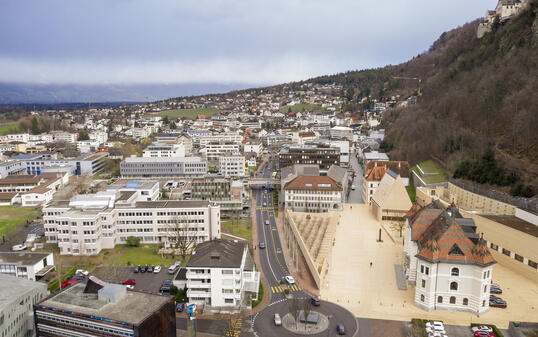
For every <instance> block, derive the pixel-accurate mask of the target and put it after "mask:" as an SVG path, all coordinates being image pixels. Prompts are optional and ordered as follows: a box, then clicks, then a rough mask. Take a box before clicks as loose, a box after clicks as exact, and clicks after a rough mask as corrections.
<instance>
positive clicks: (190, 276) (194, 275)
mask: <svg viewBox="0 0 538 337" xmlns="http://www.w3.org/2000/svg"><path fill="white" fill-rule="evenodd" d="M186 277H187V279H206V278H209V277H211V274H208V273H200V274H197V273H192V272H187V274H186Z"/></svg>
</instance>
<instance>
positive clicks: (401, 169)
mask: <svg viewBox="0 0 538 337" xmlns="http://www.w3.org/2000/svg"><path fill="white" fill-rule="evenodd" d="M376 166H384V167H385V168H386V169H389V170H391V171H393V172H395V173H398V174H399V175H400V177H402V178H409V170H410V167H409V162H406V161H396V160H391V161H382V160H371V161H369V162H368V163H366V168H365V169H364V171H365V172H368V171H369V170H371V169H373V168H374V167H376Z"/></svg>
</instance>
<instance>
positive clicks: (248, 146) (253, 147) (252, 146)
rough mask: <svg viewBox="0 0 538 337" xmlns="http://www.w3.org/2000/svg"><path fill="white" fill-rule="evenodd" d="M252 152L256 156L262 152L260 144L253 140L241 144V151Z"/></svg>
mask: <svg viewBox="0 0 538 337" xmlns="http://www.w3.org/2000/svg"><path fill="white" fill-rule="evenodd" d="M248 152H254V153H256V156H259V155H260V154H261V153H262V145H261V144H259V143H255V142H248V143H245V144H244V145H243V153H248Z"/></svg>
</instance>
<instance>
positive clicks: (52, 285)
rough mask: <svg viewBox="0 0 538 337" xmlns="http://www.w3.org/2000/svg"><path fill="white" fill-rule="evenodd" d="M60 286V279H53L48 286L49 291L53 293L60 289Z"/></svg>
mask: <svg viewBox="0 0 538 337" xmlns="http://www.w3.org/2000/svg"><path fill="white" fill-rule="evenodd" d="M59 287H60V281H58V280H54V281H52V282H51V283H49V286H48V287H47V289H48V291H50V292H51V293H53V292H55V291H56V290H58V288H59Z"/></svg>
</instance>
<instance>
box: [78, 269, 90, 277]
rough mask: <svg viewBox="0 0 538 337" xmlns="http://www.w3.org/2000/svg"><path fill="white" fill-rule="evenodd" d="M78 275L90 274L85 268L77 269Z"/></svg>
mask: <svg viewBox="0 0 538 337" xmlns="http://www.w3.org/2000/svg"><path fill="white" fill-rule="evenodd" d="M75 274H76V275H82V276H88V274H89V273H88V271H87V270H84V269H77V271H76V272H75Z"/></svg>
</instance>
